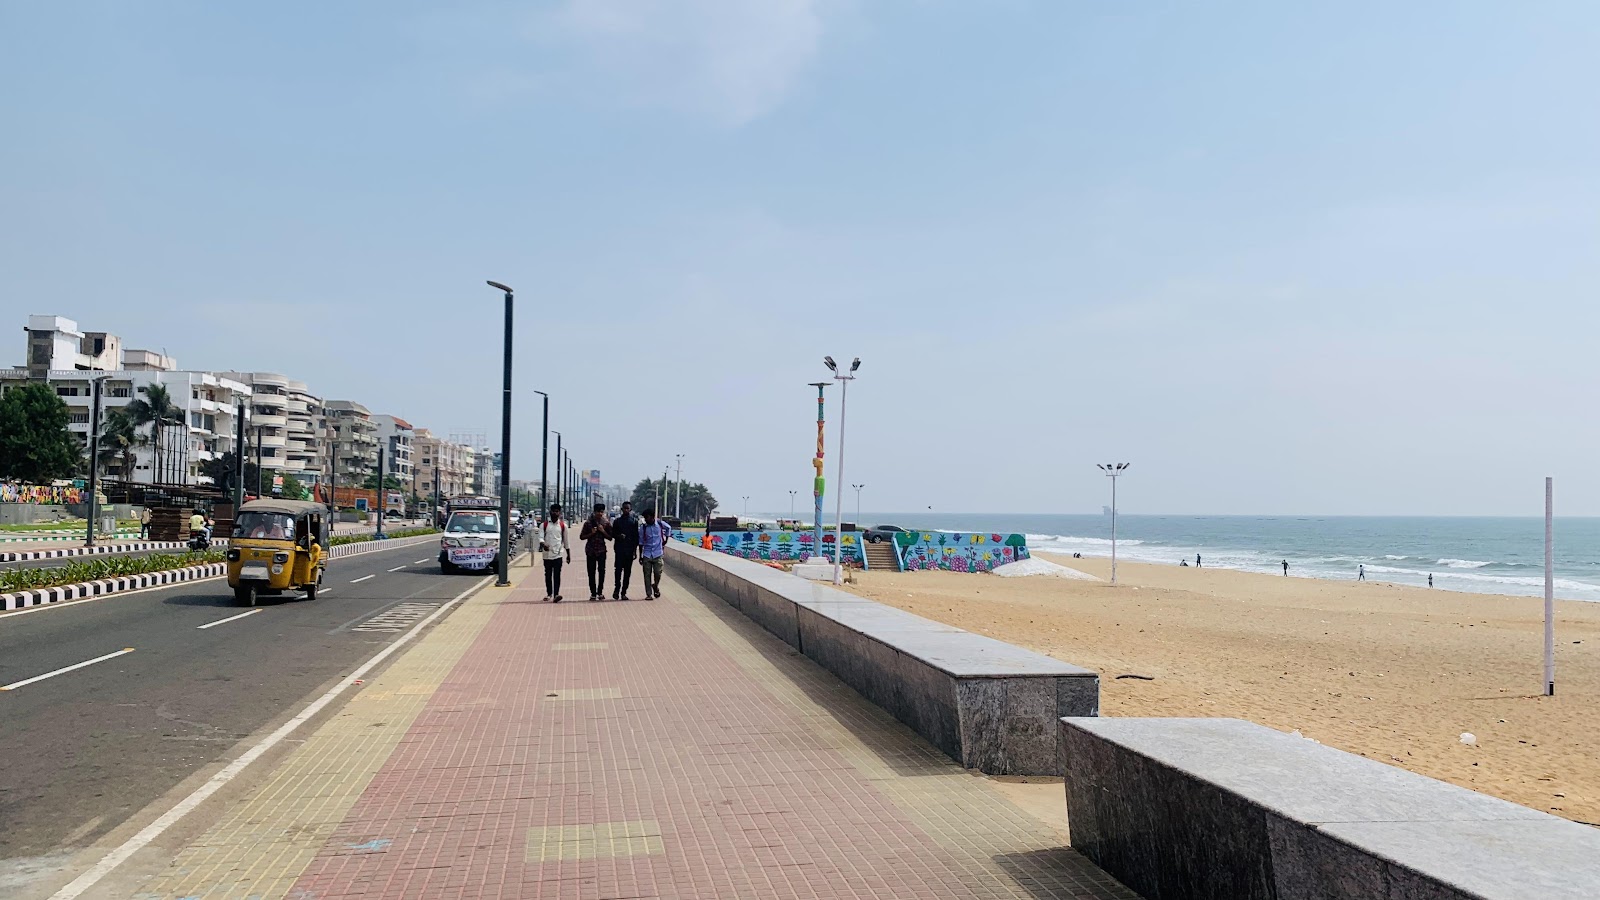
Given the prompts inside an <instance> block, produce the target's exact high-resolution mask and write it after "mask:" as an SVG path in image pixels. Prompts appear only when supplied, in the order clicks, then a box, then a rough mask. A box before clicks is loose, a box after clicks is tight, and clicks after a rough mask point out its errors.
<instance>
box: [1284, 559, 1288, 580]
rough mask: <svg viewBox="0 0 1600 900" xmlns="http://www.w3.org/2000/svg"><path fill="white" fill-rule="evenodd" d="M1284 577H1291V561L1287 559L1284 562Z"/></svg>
mask: <svg viewBox="0 0 1600 900" xmlns="http://www.w3.org/2000/svg"><path fill="white" fill-rule="evenodd" d="M1283 577H1285V578H1288V577H1289V561H1288V560H1287V559H1286V560H1284V561H1283Z"/></svg>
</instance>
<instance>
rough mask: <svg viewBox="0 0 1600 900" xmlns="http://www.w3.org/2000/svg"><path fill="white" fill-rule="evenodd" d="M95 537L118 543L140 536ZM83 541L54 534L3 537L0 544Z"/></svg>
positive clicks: (107, 535) (129, 533)
mask: <svg viewBox="0 0 1600 900" xmlns="http://www.w3.org/2000/svg"><path fill="white" fill-rule="evenodd" d="M78 532H79V534H81V533H82V532H83V529H82V528H80V529H78ZM95 536H96V537H98V538H100V539H102V540H113V541H116V540H122V539H124V538H136V537H138V536H139V532H137V531H119V532H117V533H116V534H100V535H95ZM81 540H83V538H81V537H79V536H78V534H62V535H54V534H52V535H44V536H38V537H3V538H0V544H12V543H20V542H23V541H26V542H28V543H33V542H35V541H81Z"/></svg>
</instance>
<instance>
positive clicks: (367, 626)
mask: <svg viewBox="0 0 1600 900" xmlns="http://www.w3.org/2000/svg"><path fill="white" fill-rule="evenodd" d="M438 605H439V604H438V603H437V602H433V603H428V602H422V603H416V602H410V603H396V604H395V605H394V606H391V607H389V608H388V609H386V610H384V611H383V612H381V613H378V614H377V615H375V616H373V617H371V618H369V619H367V620H366V621H365V622H362V623H361V624H360V625H356V626H353V627H352V628H351V629H350V630H351V631H386V632H391V633H392V632H397V631H405V630H406V629H407V628H409V627H411V624H412V623H413V622H416V621H417V620H418V619H420V618H422V617H423V616H425V615H427V614H428V613H430V612H433V610H434V608H435V607H437V606H438Z"/></svg>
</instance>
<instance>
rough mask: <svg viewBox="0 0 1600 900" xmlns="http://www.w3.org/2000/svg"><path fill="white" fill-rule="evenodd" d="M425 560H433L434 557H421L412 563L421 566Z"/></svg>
mask: <svg viewBox="0 0 1600 900" xmlns="http://www.w3.org/2000/svg"><path fill="white" fill-rule="evenodd" d="M425 562H433V557H431V556H430V557H428V558H427V559H419V560H417V561H416V562H414V563H412V565H413V566H420V565H422V564H423V563H425Z"/></svg>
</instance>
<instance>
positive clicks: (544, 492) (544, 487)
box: [534, 391, 550, 517]
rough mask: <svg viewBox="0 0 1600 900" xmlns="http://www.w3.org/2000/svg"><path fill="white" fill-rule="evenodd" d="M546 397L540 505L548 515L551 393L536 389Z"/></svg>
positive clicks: (542, 429) (540, 470) (541, 455)
mask: <svg viewBox="0 0 1600 900" xmlns="http://www.w3.org/2000/svg"><path fill="white" fill-rule="evenodd" d="M534 393H535V394H538V395H539V396H541V397H543V398H544V427H543V428H541V429H540V431H539V433H540V438H539V443H540V446H541V447H542V449H541V450H540V451H539V506H541V507H543V509H544V511H545V514H546V516H547V517H548V513H549V509H550V493H549V481H548V479H549V477H550V395H549V394H546V393H545V392H544V391H534Z"/></svg>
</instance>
